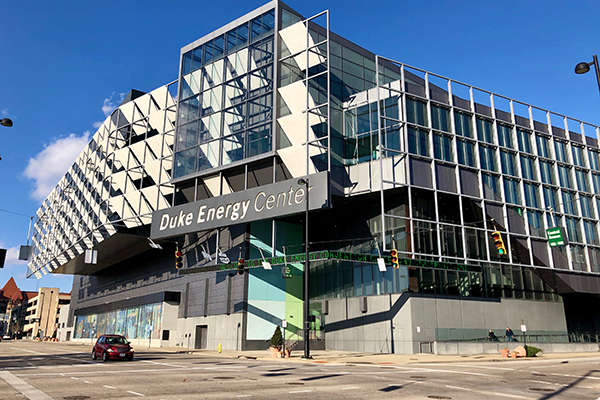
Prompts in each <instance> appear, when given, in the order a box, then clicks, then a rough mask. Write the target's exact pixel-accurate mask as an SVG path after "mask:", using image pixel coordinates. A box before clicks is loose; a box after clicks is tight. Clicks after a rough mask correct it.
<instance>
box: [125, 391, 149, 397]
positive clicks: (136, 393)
mask: <svg viewBox="0 0 600 400" xmlns="http://www.w3.org/2000/svg"><path fill="white" fill-rule="evenodd" d="M127 393H131V394H135V395H136V396H142V397H146V396H145V395H143V394H141V393H138V392H132V391H131V390H128V391H127Z"/></svg>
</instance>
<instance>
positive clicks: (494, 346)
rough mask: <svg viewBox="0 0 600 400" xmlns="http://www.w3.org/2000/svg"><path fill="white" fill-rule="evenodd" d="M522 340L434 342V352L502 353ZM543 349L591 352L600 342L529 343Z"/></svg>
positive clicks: (451, 353) (461, 353)
mask: <svg viewBox="0 0 600 400" xmlns="http://www.w3.org/2000/svg"><path fill="white" fill-rule="evenodd" d="M523 344H524V343H521V342H433V354H437V355H477V354H500V350H502V349H504V348H505V347H508V349H509V350H511V351H512V350H514V349H515V348H516V347H517V346H522V345H523ZM527 345H528V346H534V347H537V348H539V349H542V351H543V352H544V353H589V352H595V351H600V343H546V342H544V343H537V342H534V343H527Z"/></svg>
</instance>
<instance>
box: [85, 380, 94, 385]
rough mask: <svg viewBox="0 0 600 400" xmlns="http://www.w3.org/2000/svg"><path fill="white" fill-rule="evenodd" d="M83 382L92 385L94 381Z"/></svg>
mask: <svg viewBox="0 0 600 400" xmlns="http://www.w3.org/2000/svg"><path fill="white" fill-rule="evenodd" d="M84 382H85V383H89V384H90V385H93V384H94V382H90V381H84Z"/></svg>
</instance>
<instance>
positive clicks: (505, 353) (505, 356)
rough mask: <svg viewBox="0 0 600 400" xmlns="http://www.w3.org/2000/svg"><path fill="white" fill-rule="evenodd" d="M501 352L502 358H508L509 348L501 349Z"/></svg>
mask: <svg viewBox="0 0 600 400" xmlns="http://www.w3.org/2000/svg"><path fill="white" fill-rule="evenodd" d="M500 354H502V358H508V350H500Z"/></svg>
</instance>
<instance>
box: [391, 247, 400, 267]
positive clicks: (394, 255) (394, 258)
mask: <svg viewBox="0 0 600 400" xmlns="http://www.w3.org/2000/svg"><path fill="white" fill-rule="evenodd" d="M390 256H392V267H394V268H400V263H399V262H398V250H396V249H392V250H391V251H390Z"/></svg>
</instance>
